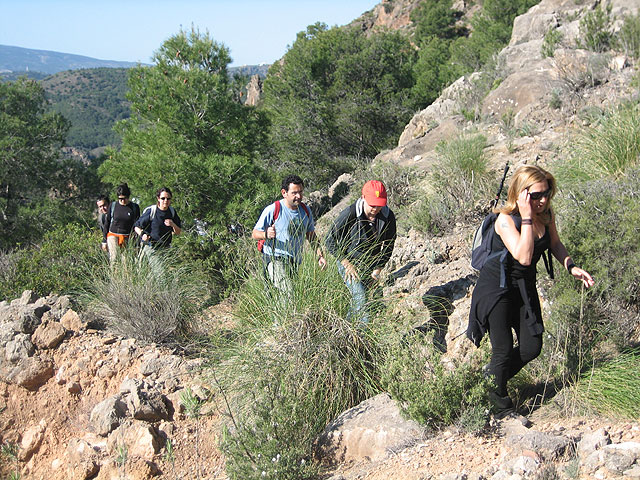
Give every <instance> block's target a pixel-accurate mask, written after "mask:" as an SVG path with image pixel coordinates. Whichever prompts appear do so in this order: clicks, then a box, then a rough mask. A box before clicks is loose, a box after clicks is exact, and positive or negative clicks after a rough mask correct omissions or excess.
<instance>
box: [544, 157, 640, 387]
mask: <svg viewBox="0 0 640 480" xmlns="http://www.w3.org/2000/svg"><path fill="white" fill-rule="evenodd" d="M638 173H639V172H638V170H637V169H636V170H631V171H629V172H628V175H627V176H626V177H624V178H623V179H620V180H613V179H603V180H595V181H590V182H582V183H578V184H575V185H568V186H567V187H564V190H563V191H562V195H561V196H559V198H558V200H557V202H556V203H555V206H554V211H555V212H556V214H557V218H558V223H559V230H560V238H561V239H562V241H563V243H564V244H565V245H566V247H567V250H568V251H569V253H570V254H571V256H572V258H573V259H574V261H575V263H576V264H577V265H579V266H581V267H583V268H584V269H585V270H587V271H588V272H589V273H590V274H591V275H592V276H593V278H594V279H595V285H594V286H593V287H592V288H590V289H589V290H585V289H583V288H582V287H581V283H580V282H577V281H576V280H575V279H574V278H573V277H570V276H569V275H568V274H566V272H564V271H562V270H561V271H560V272H558V274H557V276H556V280H555V281H554V282H553V285H552V286H551V288H550V290H549V300H550V304H551V305H552V309H551V314H550V318H549V321H548V322H547V333H546V334H545V339H548V340H549V341H548V342H545V348H544V349H543V353H542V360H543V362H540V363H541V365H543V369H544V370H546V374H547V375H548V376H550V378H552V379H554V378H555V379H563V380H564V381H567V380H569V381H571V380H575V379H576V378H577V375H578V374H580V373H581V372H582V371H584V368H585V367H586V366H588V365H590V364H591V363H592V362H594V361H596V362H597V361H599V359H600V357H601V356H602V353H601V351H603V350H607V349H609V350H610V349H611V348H614V349H615V348H625V347H627V346H629V345H630V344H631V343H633V341H634V338H636V335H635V332H637V330H638V327H639V326H640V324H639V320H638V319H639V318H640V316H639V315H638V312H639V311H640V304H639V299H640V281H639V280H638V278H637V272H638V271H640V247H639V246H638V241H637V238H638V235H637V229H636V227H635V225H637V224H638V222H639V221H640V204H639V202H635V201H633V200H632V199H634V198H637V196H638V194H640V180H639V176H638ZM560 185H562V183H561V184H560ZM547 337H548V338H547Z"/></svg>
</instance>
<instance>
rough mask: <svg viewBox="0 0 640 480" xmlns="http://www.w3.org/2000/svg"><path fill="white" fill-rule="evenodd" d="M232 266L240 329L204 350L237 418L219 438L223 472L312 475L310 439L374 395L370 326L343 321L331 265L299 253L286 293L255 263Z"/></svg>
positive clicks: (341, 293) (342, 292)
mask: <svg viewBox="0 0 640 480" xmlns="http://www.w3.org/2000/svg"><path fill="white" fill-rule="evenodd" d="M254 251H255V250H254ZM236 265H237V264H236ZM238 268H241V269H242V270H243V271H244V272H245V275H246V276H245V284H244V285H243V287H242V288H241V290H240V291H239V292H238V294H237V298H236V299H237V303H236V310H235V315H236V325H235V326H234V327H233V328H232V329H231V330H230V331H228V332H224V334H223V335H221V336H220V337H218V338H215V339H214V340H213V342H212V347H211V352H210V353H211V356H212V361H213V366H212V367H211V370H210V371H211V373H212V375H215V381H216V382H217V383H218V385H219V387H220V388H221V390H222V392H224V394H225V396H226V398H227V400H228V405H229V407H230V413H231V416H232V418H233V420H234V422H233V425H232V426H230V427H228V428H227V429H226V430H225V433H224V438H223V450H224V451H225V452H226V453H227V469H228V472H229V474H230V475H231V476H232V477H233V476H235V478H243V479H252V478H256V479H257V478H265V477H266V478H291V479H294V478H301V479H302V478H311V477H312V476H313V475H314V472H315V471H316V470H315V469H316V467H315V466H314V465H312V464H311V463H312V462H311V460H310V459H311V446H312V442H313V439H314V438H315V437H316V436H317V435H318V434H319V433H320V432H321V430H322V429H323V428H324V427H325V425H326V424H327V423H328V422H329V421H330V420H332V419H333V418H334V417H335V416H336V415H338V414H339V413H341V412H342V411H344V410H346V409H348V408H350V407H352V406H354V405H357V404H358V403H360V402H361V401H363V400H365V399H366V398H369V397H370V396H371V395H373V394H374V393H377V392H378V391H379V387H378V382H377V381H376V378H378V377H379V375H378V373H377V370H376V365H375V363H374V362H373V360H372V359H374V358H376V355H375V351H376V349H377V344H376V341H375V336H374V335H373V334H372V332H373V331H374V329H373V327H372V328H371V330H367V329H363V328H362V325H361V324H360V323H359V321H358V320H355V319H354V320H353V321H352V320H348V319H347V311H348V308H349V304H350V301H351V297H350V294H349V292H348V290H347V288H346V286H345V285H344V283H343V281H342V278H341V277H340V276H339V274H338V272H337V271H336V268H335V263H334V262H332V261H329V266H328V268H327V269H325V270H320V269H319V268H318V266H317V261H316V258H315V255H313V253H311V252H307V253H305V255H304V258H303V262H302V264H301V265H300V267H299V269H298V272H297V274H296V275H295V278H294V280H293V281H292V290H291V292H290V293H289V294H286V293H284V292H281V291H279V290H277V289H276V288H274V287H273V286H272V285H271V284H270V283H268V282H265V279H264V276H263V274H262V272H261V268H262V265H261V262H260V261H259V260H257V259H256V261H253V262H250V263H249V264H248V265H246V264H245V265H243V266H242V267H238ZM375 322H376V320H372V323H375ZM262 472H265V473H264V475H263V474H262Z"/></svg>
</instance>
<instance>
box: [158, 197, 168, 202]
mask: <svg viewBox="0 0 640 480" xmlns="http://www.w3.org/2000/svg"><path fill="white" fill-rule="evenodd" d="M158 198H159V199H160V200H166V201H167V202H168V201H169V200H171V197H158Z"/></svg>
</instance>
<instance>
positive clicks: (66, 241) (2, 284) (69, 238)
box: [0, 224, 104, 300]
mask: <svg viewBox="0 0 640 480" xmlns="http://www.w3.org/2000/svg"><path fill="white" fill-rule="evenodd" d="M0 257H1V258H2V261H0V300H1V299H5V300H11V299H13V298H16V297H19V296H20V295H21V294H22V292H23V291H24V290H27V289H28V290H33V291H34V292H36V293H37V294H38V295H49V294H50V293H55V294H68V293H75V292H78V291H80V290H82V289H84V288H85V287H86V285H87V283H88V282H89V279H88V277H89V274H90V272H92V271H93V270H94V268H95V267H96V265H98V264H99V263H100V262H101V261H102V260H103V259H104V255H103V252H102V251H101V250H100V237H99V236H98V234H97V233H96V231H95V230H92V229H91V228H88V227H86V226H83V225H78V224H69V225H65V226H61V227H56V228H54V229H53V230H51V231H50V232H47V233H46V234H45V235H44V237H43V239H42V241H41V242H40V244H39V245H37V246H34V247H29V248H23V249H18V250H13V251H12V252H10V253H3V254H2V255H1V256H0Z"/></svg>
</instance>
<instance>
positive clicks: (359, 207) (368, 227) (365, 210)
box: [326, 180, 396, 323]
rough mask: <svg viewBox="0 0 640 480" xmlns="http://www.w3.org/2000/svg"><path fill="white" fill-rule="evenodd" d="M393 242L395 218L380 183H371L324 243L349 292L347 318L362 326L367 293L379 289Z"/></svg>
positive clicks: (367, 319) (333, 227)
mask: <svg viewBox="0 0 640 480" xmlns="http://www.w3.org/2000/svg"><path fill="white" fill-rule="evenodd" d="M395 241H396V217H395V215H394V214H393V212H392V211H391V209H390V208H389V207H388V206H387V190H386V188H385V186H384V184H383V183H382V182H380V181H378V180H370V181H368V182H367V183H365V184H364V186H363V187H362V197H361V198H359V199H358V200H357V201H356V202H355V203H354V204H352V205H351V206H349V207H347V208H346V209H344V210H343V211H342V212H341V213H340V215H339V216H338V218H337V219H336V220H335V222H334V223H333V225H332V226H331V230H330V231H329V234H328V236H327V239H326V244H327V249H328V250H329V251H330V252H331V253H332V254H333V255H334V256H335V257H336V258H337V260H338V271H339V272H340V275H342V278H343V279H344V282H345V284H346V285H347V288H348V289H349V291H350V292H351V297H352V298H351V311H350V315H351V316H353V315H356V316H357V317H356V318H359V319H360V320H361V321H362V322H363V323H367V322H368V321H369V313H368V311H367V310H368V309H367V293H368V292H370V291H371V289H372V288H375V287H376V286H379V285H380V272H381V271H382V269H383V268H384V266H385V265H386V264H387V262H388V261H389V259H390V258H391V253H392V252H393V245H394V243H395ZM369 300H371V299H369Z"/></svg>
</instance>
